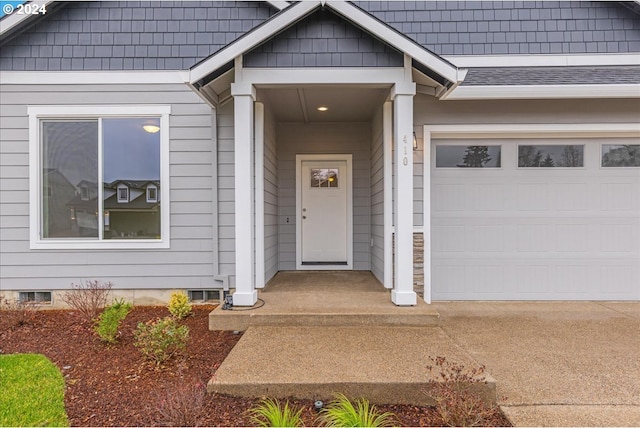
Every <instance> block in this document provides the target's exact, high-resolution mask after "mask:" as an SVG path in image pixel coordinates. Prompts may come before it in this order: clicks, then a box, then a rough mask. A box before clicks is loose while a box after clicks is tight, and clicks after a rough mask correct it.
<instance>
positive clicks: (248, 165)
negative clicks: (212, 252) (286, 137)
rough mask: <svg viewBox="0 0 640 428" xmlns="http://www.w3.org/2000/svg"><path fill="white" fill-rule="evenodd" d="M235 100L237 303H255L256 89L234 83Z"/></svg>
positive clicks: (234, 296) (233, 94) (234, 299)
mask: <svg viewBox="0 0 640 428" xmlns="http://www.w3.org/2000/svg"><path fill="white" fill-rule="evenodd" d="M231 95H232V96H233V102H234V140H235V173H234V175H235V211H236V212H235V229H236V231H235V238H236V291H235V293H233V304H234V305H235V306H253V305H254V304H255V303H256V302H257V301H258V292H257V291H256V286H255V285H256V284H255V233H254V231H255V229H254V208H255V207H254V199H253V196H254V195H253V193H254V192H253V179H254V177H253V172H254V166H253V157H254V152H253V138H254V135H253V134H254V121H253V118H254V105H253V104H254V101H255V99H256V96H255V88H254V87H253V85H251V84H244V83H242V82H240V83H234V84H232V85H231Z"/></svg>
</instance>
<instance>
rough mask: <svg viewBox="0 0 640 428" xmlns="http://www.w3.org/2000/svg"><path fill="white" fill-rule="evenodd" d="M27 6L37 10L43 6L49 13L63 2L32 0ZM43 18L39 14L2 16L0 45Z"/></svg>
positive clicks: (42, 15)
mask: <svg viewBox="0 0 640 428" xmlns="http://www.w3.org/2000/svg"><path fill="white" fill-rule="evenodd" d="M54 3H55V4H54ZM28 4H29V5H32V6H37V7H38V8H41V7H43V6H44V8H45V10H46V11H47V13H50V12H51V11H52V10H53V8H54V7H55V8H57V7H59V6H61V5H62V4H63V2H54V1H53V0H33V1H30V2H28ZM44 16H45V14H40V13H35V14H34V13H24V14H18V13H12V14H10V15H5V16H3V17H2V19H0V43H2V42H4V41H5V40H7V39H8V38H10V37H11V36H13V35H14V34H16V33H17V32H18V31H20V30H21V29H22V28H24V27H25V26H27V25H31V24H32V23H33V22H35V21H37V20H38V19H39V18H42V17H44Z"/></svg>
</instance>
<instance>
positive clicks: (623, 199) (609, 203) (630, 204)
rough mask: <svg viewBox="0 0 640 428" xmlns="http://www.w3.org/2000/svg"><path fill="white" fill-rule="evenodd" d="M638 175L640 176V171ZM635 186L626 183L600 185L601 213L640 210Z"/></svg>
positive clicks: (639, 191) (639, 197) (638, 191)
mask: <svg viewBox="0 0 640 428" xmlns="http://www.w3.org/2000/svg"><path fill="white" fill-rule="evenodd" d="M638 174H640V171H639V172H638ZM634 184H635V185H634ZM637 186H638V185H637V183H628V182H624V183H602V184H601V185H600V188H601V191H600V195H601V198H600V200H601V205H600V209H601V210H603V211H638V210H640V203H639V199H640V196H639V194H640V190H638V187H637Z"/></svg>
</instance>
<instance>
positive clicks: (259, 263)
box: [254, 102, 265, 288]
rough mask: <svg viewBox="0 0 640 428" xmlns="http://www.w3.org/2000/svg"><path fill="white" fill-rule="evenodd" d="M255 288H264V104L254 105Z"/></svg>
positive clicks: (257, 103)
mask: <svg viewBox="0 0 640 428" xmlns="http://www.w3.org/2000/svg"><path fill="white" fill-rule="evenodd" d="M254 114H255V128H254V133H255V135H254V141H255V173H254V175H255V180H256V186H255V189H256V190H255V192H256V193H255V201H256V220H255V221H256V245H255V255H256V288H264V286H265V283H264V104H262V103H260V102H256V103H255V110H254Z"/></svg>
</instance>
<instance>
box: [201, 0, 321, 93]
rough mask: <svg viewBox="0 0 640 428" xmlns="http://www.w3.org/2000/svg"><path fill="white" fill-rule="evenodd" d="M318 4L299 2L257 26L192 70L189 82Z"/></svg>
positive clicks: (212, 69)
mask: <svg viewBox="0 0 640 428" xmlns="http://www.w3.org/2000/svg"><path fill="white" fill-rule="evenodd" d="M319 4H320V2H319V1H301V2H299V3H297V4H295V5H294V6H292V7H290V8H288V9H287V10H284V11H282V12H281V13H279V14H278V15H275V16H274V17H273V18H271V19H270V20H268V21H267V22H266V23H265V24H264V25H262V26H258V27H257V28H256V29H254V30H252V31H250V32H249V33H247V34H246V35H245V36H243V37H241V38H240V39H238V40H236V41H235V42H233V43H231V44H230V45H227V46H226V47H225V48H223V49H222V50H221V51H220V52H218V53H216V54H214V55H212V56H211V57H209V58H208V59H206V60H205V61H203V62H202V63H200V64H198V65H196V66H195V67H194V68H192V69H191V71H190V77H189V81H190V82H191V83H196V82H197V81H199V80H200V79H202V78H203V77H205V76H207V75H208V74H209V73H211V72H212V71H215V70H217V69H218V68H220V67H222V66H223V65H225V64H226V63H228V62H229V61H233V60H234V59H235V58H236V57H238V56H240V55H242V54H244V53H245V52H247V51H248V50H250V49H251V48H253V47H255V46H257V45H258V44H260V43H261V42H263V41H265V40H267V39H268V38H269V37H272V36H274V35H275V34H277V33H278V32H279V31H281V30H283V29H284V28H286V27H287V26H289V25H291V24H293V23H294V22H295V21H296V20H298V19H300V18H302V17H304V16H305V15H306V14H308V13H310V12H311V11H313V10H314V9H315V8H316V7H318V5H319Z"/></svg>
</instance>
